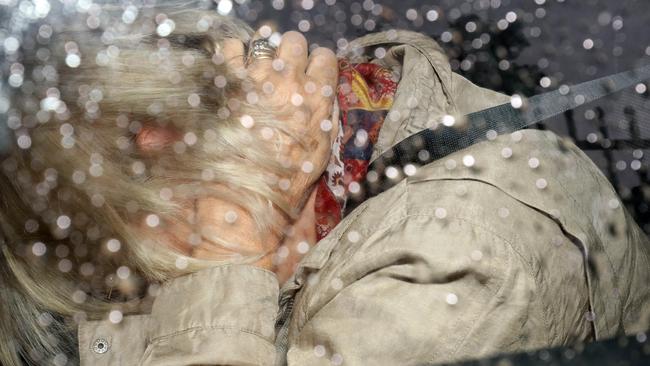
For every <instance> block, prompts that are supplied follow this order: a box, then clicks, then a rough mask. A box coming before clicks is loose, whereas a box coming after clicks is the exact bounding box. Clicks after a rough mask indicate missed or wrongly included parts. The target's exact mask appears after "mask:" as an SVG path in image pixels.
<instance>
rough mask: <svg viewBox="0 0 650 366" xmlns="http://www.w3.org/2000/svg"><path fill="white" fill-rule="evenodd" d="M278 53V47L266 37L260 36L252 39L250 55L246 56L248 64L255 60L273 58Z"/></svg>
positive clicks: (249, 48)
mask: <svg viewBox="0 0 650 366" xmlns="http://www.w3.org/2000/svg"><path fill="white" fill-rule="evenodd" d="M276 54H277V48H276V47H275V46H273V45H272V44H271V42H269V40H268V39H266V38H260V39H256V40H253V41H251V44H250V46H249V47H248V56H247V57H246V66H248V65H250V64H251V63H252V62H253V61H254V60H264V59H268V60H273V59H274V58H275V56H276Z"/></svg>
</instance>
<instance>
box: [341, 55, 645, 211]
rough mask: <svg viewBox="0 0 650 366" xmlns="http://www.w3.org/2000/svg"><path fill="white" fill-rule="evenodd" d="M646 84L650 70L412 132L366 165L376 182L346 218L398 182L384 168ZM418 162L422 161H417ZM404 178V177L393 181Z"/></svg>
mask: <svg viewBox="0 0 650 366" xmlns="http://www.w3.org/2000/svg"><path fill="white" fill-rule="evenodd" d="M647 79H650V65H648V66H644V67H641V68H638V69H634V70H630V71H625V72H621V73H618V74H614V75H610V76H606V77H602V78H599V79H595V80H591V81H587V82H584V83H581V84H578V85H575V86H573V87H570V88H569V87H563V88H560V89H558V90H555V91H551V92H548V93H544V94H539V95H535V96H533V97H531V98H530V99H528V100H522V101H521V102H522V103H521V106H519V105H517V104H518V103H516V102H514V103H505V104H501V105H498V106H495V107H492V108H488V109H485V110H482V111H479V112H475V113H471V114H468V115H466V116H464V117H463V118H462V119H461V120H458V121H455V122H454V123H453V125H450V124H451V123H448V122H449V121H446V122H447V125H445V124H444V123H439V124H438V125H437V126H436V127H435V128H433V129H431V128H427V129H424V130H422V131H420V132H417V133H415V134H413V135H411V136H409V137H407V138H405V139H404V140H402V141H400V142H399V143H397V144H396V145H394V146H393V147H392V148H390V149H389V150H387V151H386V152H384V153H383V154H382V155H381V156H379V157H378V158H377V159H375V160H374V161H373V162H372V163H371V164H370V166H369V167H368V174H369V175H370V176H374V178H376V179H372V180H371V179H366V180H365V181H364V182H363V184H362V189H361V190H360V191H359V193H358V194H351V195H350V196H349V198H348V201H347V203H346V207H345V212H346V214H348V213H350V212H352V210H354V209H355V208H356V207H357V206H358V205H359V204H361V202H363V201H365V200H366V199H368V198H370V197H374V196H376V195H378V194H380V193H381V192H383V191H385V190H387V189H389V188H391V187H393V186H394V185H395V184H397V183H398V182H399V181H400V180H401V179H399V178H397V179H395V178H392V179H391V178H389V177H388V176H387V175H386V173H387V169H388V168H389V167H393V168H396V169H398V171H400V172H403V169H404V166H405V165H407V164H409V163H417V165H424V164H427V163H430V162H432V161H434V160H438V159H440V158H443V157H445V156H447V155H449V154H451V153H454V152H456V151H459V150H462V149H464V148H467V147H469V146H471V145H474V144H476V143H478V142H481V141H485V140H487V139H488V138H489V137H494V136H497V135H502V134H506V133H511V132H514V131H517V130H521V129H523V128H526V127H528V126H530V125H533V124H535V123H538V122H541V121H543V120H545V119H548V118H550V117H553V116H556V115H558V114H560V113H563V112H566V111H568V110H570V109H573V108H576V107H578V106H580V105H583V104H587V103H590V102H593V101H595V100H597V99H600V98H602V97H604V96H607V95H609V94H612V93H616V92H618V91H620V90H623V89H625V88H628V87H631V86H633V85H635V84H637V83H640V82H642V81H644V80H647ZM513 105H514V106H513ZM423 150H424V151H423ZM418 155H419V156H418ZM423 156H424V157H425V159H422V157H423ZM403 176H404V174H399V175H398V177H403Z"/></svg>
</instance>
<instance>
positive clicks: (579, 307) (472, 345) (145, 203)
mask: <svg viewBox="0 0 650 366" xmlns="http://www.w3.org/2000/svg"><path fill="white" fill-rule="evenodd" d="M100 10H101V11H99V10H97V9H95V11H94V13H91V14H90V16H89V17H88V18H85V19H82V20H81V23H80V22H79V19H78V17H75V16H72V17H70V18H65V19H63V20H62V21H61V22H62V24H57V25H50V26H48V25H42V26H40V27H39V28H38V29H37V30H36V33H37V34H36V35H35V37H36V39H37V40H38V43H39V44H49V49H50V50H52V51H51V53H47V52H45V51H40V50H39V47H36V46H34V47H31V52H30V49H29V48H28V47H25V48H26V50H25V56H24V59H16V60H15V63H14V64H12V66H11V70H12V72H16V73H22V74H24V75H33V76H34V82H32V83H31V84H25V85H23V86H22V87H21V89H20V90H19V91H17V92H16V95H15V97H14V104H13V105H14V108H13V109H12V111H11V112H10V113H9V114H8V122H7V123H8V125H9V126H10V127H11V128H12V129H14V130H15V136H16V138H15V144H13V145H12V146H11V147H10V150H9V151H6V152H5V155H4V156H3V164H2V167H3V169H2V175H1V176H2V185H1V187H2V188H1V191H0V192H1V198H2V203H3V210H2V217H1V220H0V222H1V224H2V226H1V228H2V235H3V241H4V245H3V247H2V253H3V259H2V260H3V265H2V266H0V268H1V270H0V271H1V272H0V275H1V276H0V281H2V282H1V283H2V286H1V291H2V292H3V293H2V297H1V298H2V301H3V309H6V310H5V311H3V312H0V313H1V314H2V315H0V316H1V317H2V319H1V321H0V327H2V331H1V332H0V337H2V342H0V347H1V348H0V350H1V353H0V354H1V355H2V362H3V364H7V365H16V364H19V363H20V359H21V358H22V359H24V360H29V361H30V362H33V363H35V364H42V363H44V362H54V363H55V364H65V363H66V362H69V363H76V360H75V359H74V355H71V352H68V351H67V350H66V348H65V347H66V344H65V340H66V337H69V336H67V331H66V329H75V328H76V330H77V342H76V343H77V344H75V345H74V347H77V346H78V355H79V363H80V364H82V365H91V364H92V365H194V364H214V365H270V364H275V363H277V364H284V363H287V364H289V365H320V364H348V365H365V364H378V365H393V364H422V363H428V362H445V361H452V360H458V359H464V358H475V357H483V356H486V355H490V354H494V353H497V352H510V351H520V350H528V349H534V348H539V347H547V346H559V345H570V344H575V343H578V342H583V341H589V340H593V339H601V338H604V337H609V336H613V335H615V334H617V333H619V332H625V333H630V334H633V333H636V332H641V331H644V330H645V329H647V328H648V326H649V325H650V316H649V311H648V308H649V306H650V305H649V302H650V290H648V289H647V286H645V283H647V281H649V280H650V270H649V266H648V263H649V260H650V258H649V245H648V240H647V237H645V236H644V234H642V232H641V231H640V229H639V228H638V227H637V225H636V224H635V223H634V222H633V221H632V220H631V219H630V217H629V216H628V215H627V213H626V212H625V210H624V209H623V208H622V207H621V206H620V203H619V201H618V198H617V196H616V193H615V192H614V190H613V189H612V187H611V186H610V185H609V183H608V182H607V180H606V179H605V178H604V177H603V176H602V174H601V173H600V172H599V171H598V169H597V168H596V167H595V166H594V165H593V163H591V162H590V161H589V159H588V158H587V157H586V156H585V155H584V154H583V153H582V152H581V151H579V149H577V148H576V147H575V146H574V145H573V144H571V143H570V142H568V141H565V140H563V139H560V138H558V137H557V136H555V135H553V134H550V133H547V132H542V131H532V130H531V131H522V132H520V133H515V134H512V135H507V136H500V137H497V138H496V139H494V140H492V141H490V142H487V143H481V144H477V145H474V146H472V147H471V148H469V149H466V150H463V151H461V152H458V153H456V154H452V155H450V156H449V157H448V158H446V159H444V161H436V162H434V163H431V164H428V165H425V166H421V167H415V165H417V164H415V165H414V168H415V170H416V171H415V172H409V173H408V175H409V176H408V178H406V179H404V180H402V181H401V182H400V183H399V184H397V185H396V186H395V187H393V188H392V189H390V190H388V191H386V192H384V193H383V194H381V195H379V196H377V197H375V198H372V199H369V200H367V201H366V202H364V203H363V204H362V205H361V206H359V207H358V208H357V209H355V210H354V211H353V212H352V213H351V214H349V215H347V216H345V217H343V218H341V217H340V216H341V215H340V212H341V211H340V209H341V206H343V205H344V198H345V195H346V194H347V193H354V192H355V188H353V183H355V182H356V180H358V179H363V178H364V177H363V175H364V174H363V172H364V167H365V166H367V161H368V159H371V158H376V157H377V156H378V155H379V154H381V153H382V152H383V151H385V150H387V149H388V148H389V147H390V146H391V145H393V144H395V143H396V142H398V141H400V140H401V139H402V138H404V137H406V136H408V135H409V134H411V133H413V132H415V131H417V130H419V129H422V128H427V127H431V125H432V124H433V123H435V122H436V121H439V120H441V119H442V118H443V117H444V116H462V115H464V114H467V113H470V112H473V111H477V110H481V109H484V108H486V107H489V106H492V105H496V104H499V103H503V102H507V101H508V100H509V99H508V98H507V97H505V96H503V95H500V94H498V93H495V92H492V91H489V90H485V89H481V88H478V87H476V86H474V85H473V84H471V83H470V82H469V81H467V80H465V79H463V78H462V77H460V76H458V75H456V74H454V73H452V72H451V71H450V68H449V65H448V63H447V61H446V59H445V56H444V54H443V53H442V51H441V50H440V48H439V47H438V46H437V45H436V43H435V42H434V41H433V40H430V39H428V38H426V37H424V36H421V35H418V34H414V33H409V32H395V31H390V32H386V33H379V34H374V35H370V36H367V37H363V38H361V39H359V40H357V41H355V42H353V44H351V47H350V50H351V53H350V54H349V55H348V58H347V59H342V60H340V61H339V62H338V66H340V70H339V71H340V72H339V81H340V82H339V85H338V87H336V89H335V86H336V85H335V84H336V83H337V60H336V58H335V56H334V55H333V53H332V52H331V51H329V50H326V49H322V48H317V49H315V50H312V51H311V53H308V48H307V43H306V41H305V39H304V37H302V36H301V35H299V34H298V33H295V32H289V33H286V34H285V35H284V36H283V37H282V40H281V42H280V44H279V46H278V48H277V51H274V50H273V48H272V47H271V46H269V45H268V44H267V43H265V42H263V41H254V42H253V43H252V45H253V49H252V52H250V53H249V55H248V57H246V56H245V54H246V52H245V46H244V45H245V44H248V43H249V41H250V39H251V36H252V32H251V31H250V30H249V29H248V27H246V26H245V25H243V24H241V23H239V22H237V21H235V20H234V19H230V18H224V17H221V16H218V15H216V14H214V13H212V12H209V11H202V10H197V9H189V8H181V9H171V8H145V9H140V13H141V14H139V16H138V17H136V20H133V18H134V17H133V16H132V15H133V14H131V15H130V16H129V17H124V16H120V18H119V19H121V21H118V22H111V10H110V9H100ZM120 14H121V13H120ZM92 16H95V17H97V18H98V20H97V22H99V23H97V22H96V21H95V20H92V19H90V18H91V17H92ZM89 19H90V20H89ZM125 19H126V20H125ZM98 24H99V25H98ZM64 25H65V26H64ZM95 26H96V27H95ZM100 26H101V28H100ZM88 27H90V28H93V27H94V28H93V29H94V30H92V31H89V30H88ZM54 30H57V31H56V32H55V31H54ZM59 30H61V31H59ZM260 33H264V32H263V31H261V32H260ZM256 38H259V35H258V36H256ZM363 47H365V49H364V48H363ZM394 84H395V85H394ZM335 96H336V97H337V101H338V103H334V102H335V99H334V98H335ZM337 106H338V107H340V111H339V108H338V107H337ZM384 117H385V118H384ZM447 118H449V117H447ZM339 119H341V121H342V122H341V124H340V126H341V128H337V127H338V126H339V123H337V122H338V121H339ZM378 123H379V125H378ZM379 127H381V128H379ZM362 131H363V132H362ZM332 146H335V147H336V148H335V149H334V151H331V150H332V149H331V147H332ZM341 150H342V151H343V153H342V154H339V153H340V152H341ZM341 160H342V162H341V163H339V164H338V167H337V164H336V162H337V161H341ZM341 167H344V169H343V171H344V173H345V172H346V171H345V170H346V169H348V170H347V174H344V176H343V177H342V178H341V179H339V180H336V179H334V178H335V174H336V173H337V172H338V173H340V172H341ZM326 168H327V173H326V174H325V175H323V173H324V172H325V171H326ZM412 173H414V174H412ZM323 176H324V177H325V178H323ZM323 179H325V180H323ZM341 182H342V183H341ZM340 184H343V187H344V190H343V191H340V190H339V189H337V188H338V187H340ZM332 207H334V209H332ZM337 210H338V212H337ZM315 227H318V231H316V230H314V228H315ZM317 235H318V237H321V236H323V237H322V238H321V239H320V240H319V241H318V243H317V245H309V244H310V243H311V244H314V242H315V238H317ZM305 253H306V254H305ZM303 255H304V256H303ZM287 277H289V278H288V279H287ZM280 284H282V288H281V289H280V286H279V285H280ZM72 353H73V354H74V353H76V352H72ZM50 360H52V361H50Z"/></svg>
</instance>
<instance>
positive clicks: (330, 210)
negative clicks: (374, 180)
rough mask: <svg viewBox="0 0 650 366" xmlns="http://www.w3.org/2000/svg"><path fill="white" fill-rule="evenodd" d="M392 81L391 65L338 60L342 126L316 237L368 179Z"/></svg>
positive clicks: (321, 197) (322, 186) (321, 192)
mask: <svg viewBox="0 0 650 366" xmlns="http://www.w3.org/2000/svg"><path fill="white" fill-rule="evenodd" d="M395 79H396V78H395V76H394V75H393V74H392V72H391V71H390V70H389V69H387V68H384V67H381V66H379V65H376V64H372V63H358V64H352V63H350V62H348V61H347V60H346V59H341V60H339V86H338V88H337V97H338V102H339V109H340V113H339V123H340V128H339V135H338V137H337V139H336V141H335V143H334V146H333V149H332V156H331V158H330V162H329V165H328V167H327V170H326V171H325V173H324V174H323V176H322V177H321V180H320V182H319V186H318V188H317V189H318V191H317V192H316V205H315V210H316V235H317V238H318V240H321V239H322V238H324V237H325V236H326V235H327V234H329V232H330V231H331V230H332V229H333V228H334V227H335V226H336V225H337V224H338V223H339V222H340V221H341V219H343V212H344V210H345V203H346V200H347V196H348V194H349V193H350V192H352V193H354V192H355V191H357V190H358V189H359V188H360V183H361V182H362V181H363V180H364V179H365V177H366V172H367V169H368V164H369V162H370V157H371V155H372V151H373V146H374V144H375V143H376V142H377V138H378V136H379V129H380V128H381V126H382V125H383V123H384V118H385V117H386V114H387V113H388V110H389V109H390V107H391V106H392V105H393V98H394V96H395V90H396V89H397V81H396V80H395Z"/></svg>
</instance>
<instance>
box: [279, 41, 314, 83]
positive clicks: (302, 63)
mask: <svg viewBox="0 0 650 366" xmlns="http://www.w3.org/2000/svg"><path fill="white" fill-rule="evenodd" d="M307 54H308V49H307V39H305V37H304V36H303V35H302V34H300V33H298V32H294V31H289V32H287V33H285V34H283V35H282V40H281V41H280V47H279V48H278V58H279V59H280V60H282V62H283V63H284V64H285V65H286V66H289V67H288V70H290V72H292V73H293V74H294V75H300V74H304V72H305V68H306V67H307Z"/></svg>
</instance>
